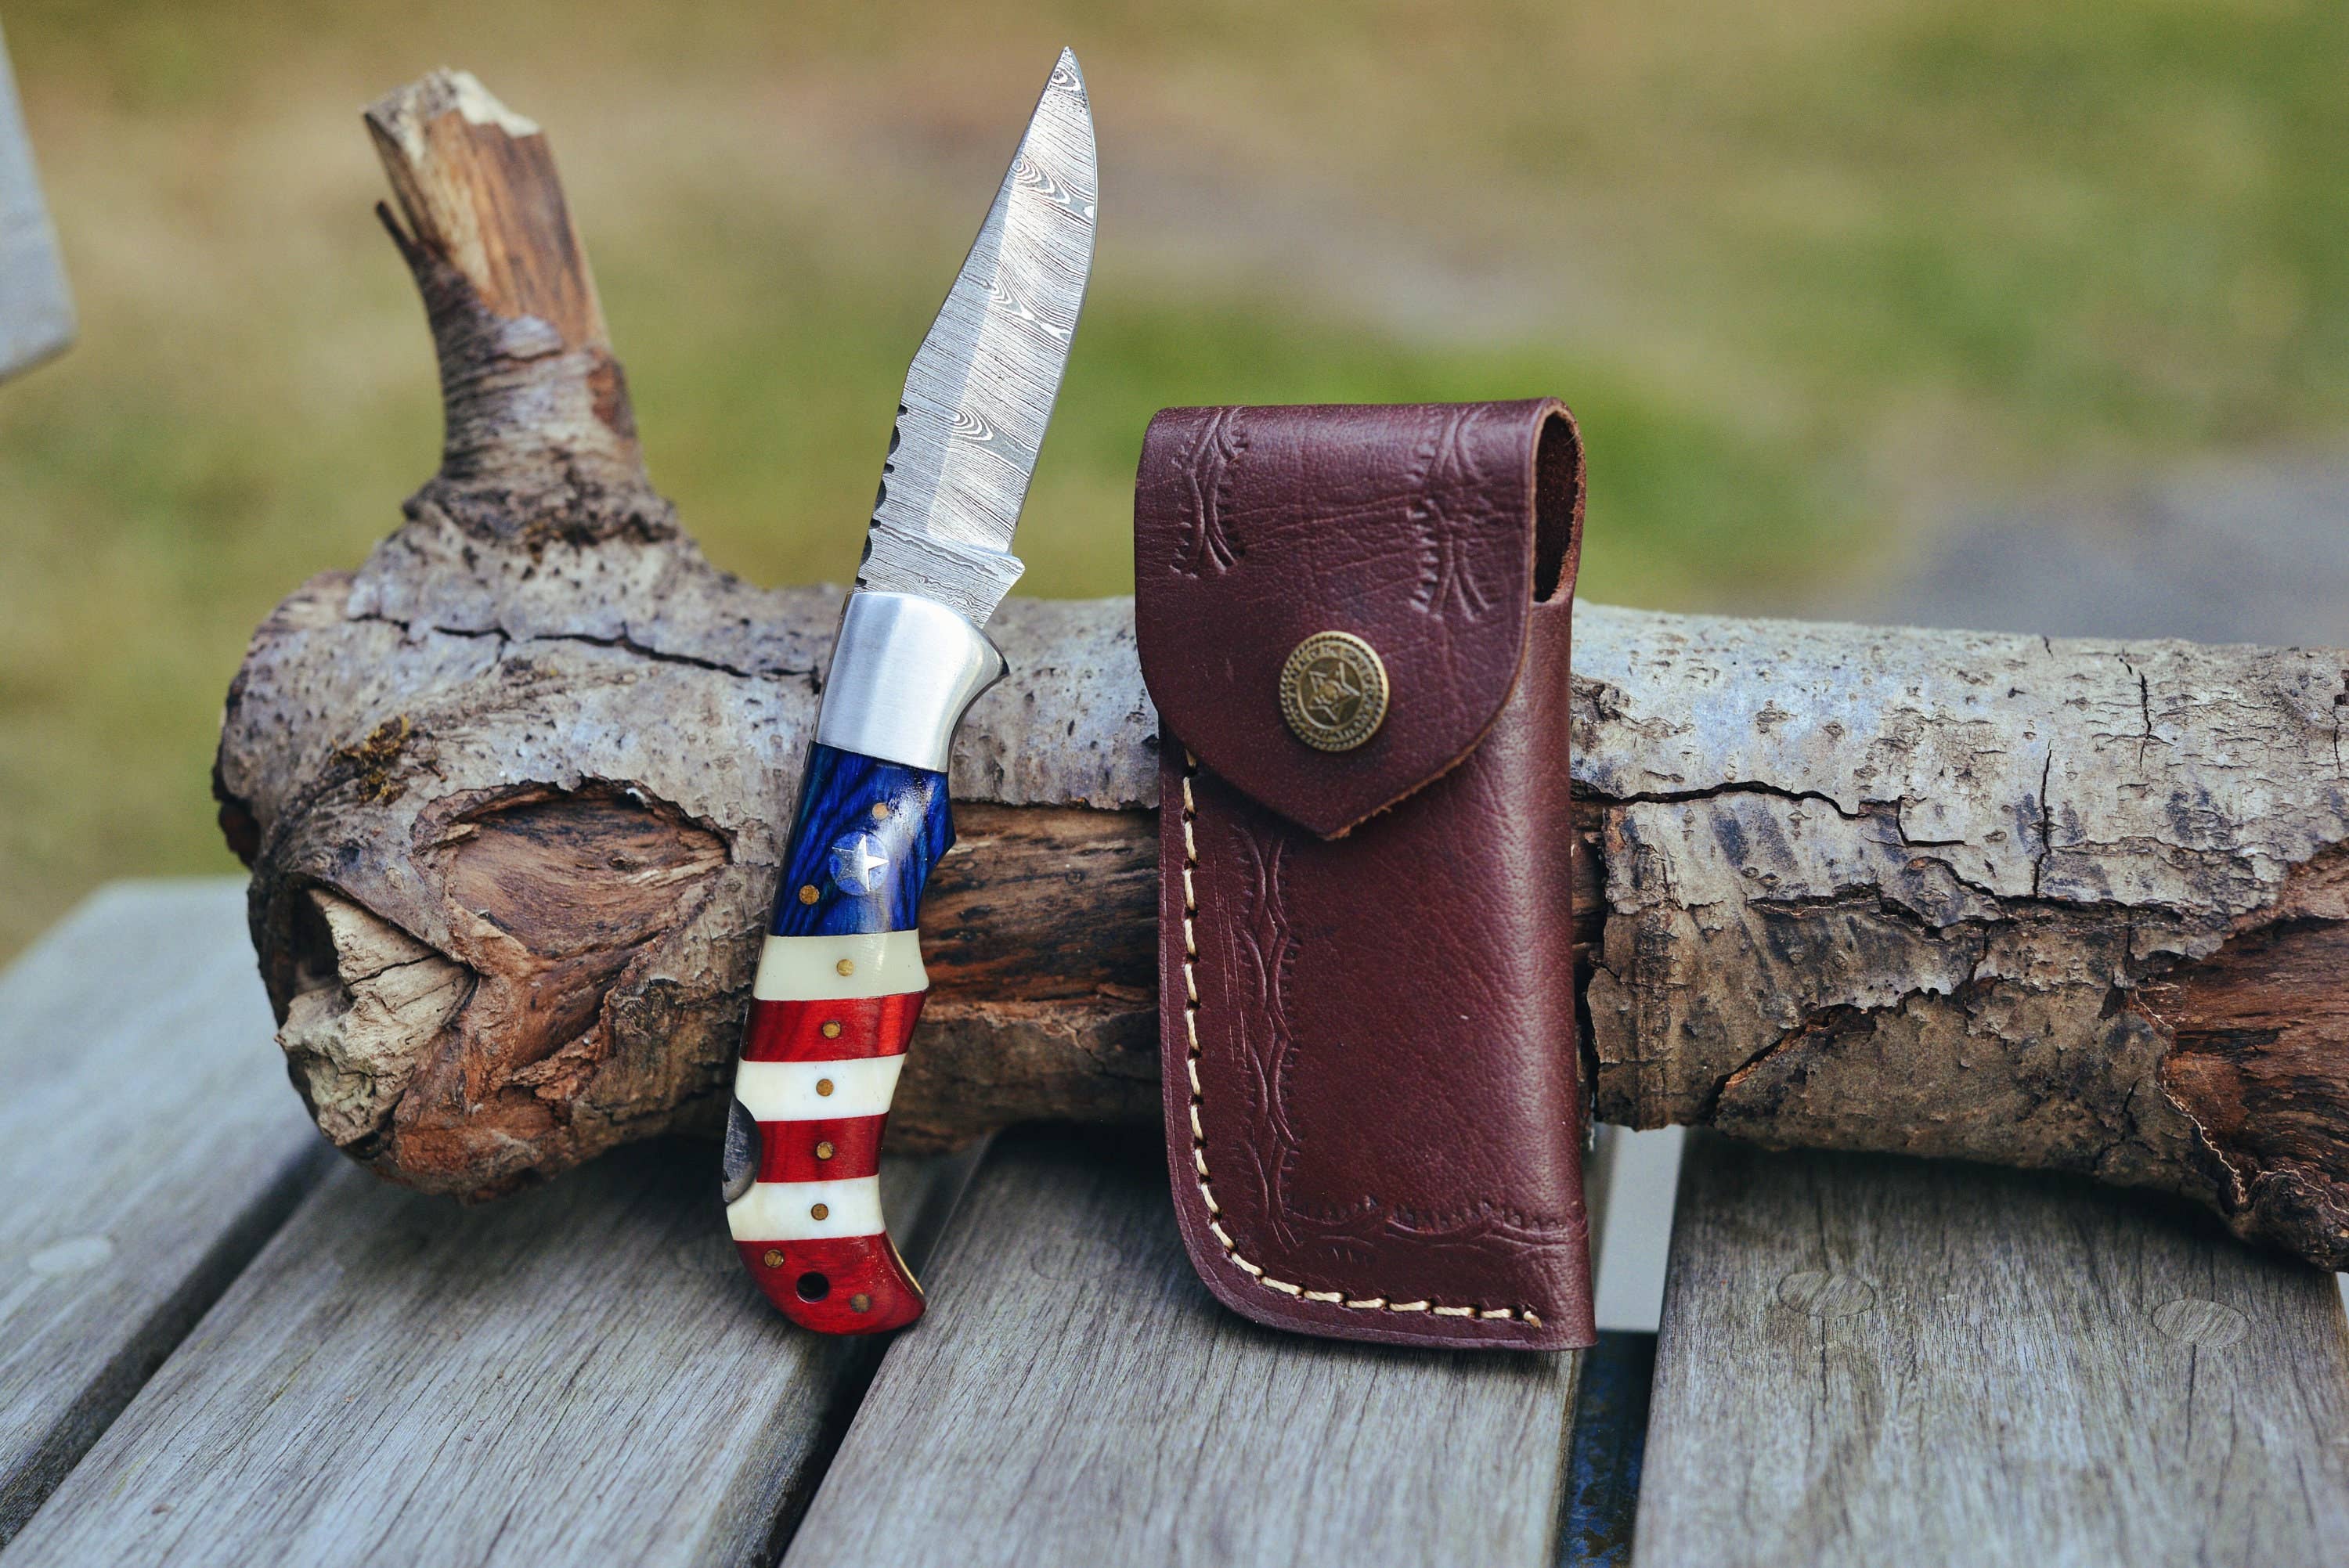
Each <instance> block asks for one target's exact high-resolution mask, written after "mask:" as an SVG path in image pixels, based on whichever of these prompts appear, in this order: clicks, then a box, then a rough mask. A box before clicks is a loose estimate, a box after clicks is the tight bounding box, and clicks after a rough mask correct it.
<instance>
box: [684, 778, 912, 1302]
mask: <svg viewBox="0 0 2349 1568" xmlns="http://www.w3.org/2000/svg"><path fill="white" fill-rule="evenodd" d="M953 842H954V824H953V822H952V820H951V819H950V817H949V815H948V810H947V780H946V775H945V774H943V773H937V772H932V771H930V770H928V769H920V768H909V767H905V766H904V765H902V764H899V763H895V762H885V761H880V760H878V759H876V758H871V757H865V756H862V755H860V754H858V753H856V752H853V751H845V750H839V749H835V748H833V747H829V746H825V745H823V744H822V743H820V742H819V743H818V744H816V745H814V746H812V748H810V750H809V753H808V762H807V776H806V779H805V781H804V782H803V783H802V786H801V789H800V803H799V811H798V814H797V816H796V818H795V819H794V820H793V821H792V836H791V844H790V847H789V849H787V850H786V851H784V856H783V878H782V882H781V886H780V887H779V889H778V890H777V892H776V895H775V918H774V921H773V923H772V926H771V931H772V934H771V935H770V936H769V937H768V938H767V941H766V945H765V948H764V951H763V952H762V954H761V957H760V961H759V975H758V981H757V983H756V985H754V986H753V987H752V990H751V996H752V1000H751V1003H750V1023H749V1026H748V1027H747V1028H746V1029H745V1031H744V1034H743V1039H742V1055H741V1059H740V1062H739V1063H738V1064H737V1066H736V1068H735V1077H734V1105H733V1110H732V1114H731V1119H730V1121H729V1123H728V1127H727V1135H726V1172H725V1181H726V1199H727V1204H726V1219H727V1224H728V1227H729V1229H730V1230H731V1231H732V1233H733V1235H734V1244H735V1247H736V1248H737V1249H738V1250H739V1251H740V1253H741V1254H742V1262H743V1264H744V1265H745V1266H746V1267H748V1268H749V1269H750V1277H751V1278H753V1279H755V1280H756V1281H758V1283H759V1288H760V1289H761V1291H763V1292H764V1293H765V1295H766V1297H767V1299H768V1300H769V1301H771V1302H773V1303H774V1304H775V1305H776V1306H777V1307H779V1308H781V1311H782V1313H783V1315H785V1316H786V1317H789V1318H790V1319H791V1320H792V1322H793V1323H796V1324H798V1325H800V1326H802V1327H803V1328H811V1329H813V1330H815V1331H816V1332H818V1333H821V1334H877V1333H880V1332H883V1331H885V1330H887V1329H892V1328H901V1327H903V1326H905V1325H906V1324H909V1323H911V1322H913V1321H914V1319H916V1318H917V1317H919V1316H920V1315H922V1287H921V1286H920V1284H917V1283H916V1281H915V1279H914V1276H913V1274H912V1273H911V1271H909V1270H908V1269H907V1268H906V1267H905V1259H904V1258H902V1257H900V1256H899V1255H898V1253H897V1248H896V1244H895V1243H894V1242H892V1241H891V1240H890V1239H889V1233H888V1231H887V1229H886V1228H885V1226H884V1224H883V1223H882V1219H881V1191H880V1177H879V1169H880V1165H879V1161H880V1151H881V1133H882V1130H883V1128H884V1127H885V1126H886V1125H887V1123H888V1119H889V1105H890V1101H891V1099H893V1098H894V1097H895V1092H896V1087H897V1071H898V1068H900V1067H901V1066H903V1065H904V1062H905V1043H906V1041H907V1039H908V1038H909V1037H911V1036H912V1034H913V1032H914V1020H915V1019H916V1017H917V1016H919V1015H920V1013H921V1010H922V998H923V995H924V994H925V993H926V990H927V988H928V985H929V981H928V979H927V977H926V975H924V973H923V970H922V950H921V940H920V937H919V935H918V934H916V931H915V929H914V916H915V912H916V910H917V909H918V908H919V907H920V904H921V899H922V889H923V886H924V884H926V882H928V881H929V875H930V868H931V867H932V866H934V865H936V863H937V861H938V858H939V857H940V856H941V855H943V854H945V853H946V851H947V846H948V845H950V844H952V843H953Z"/></svg>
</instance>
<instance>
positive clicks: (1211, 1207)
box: [1182, 747, 1543, 1329]
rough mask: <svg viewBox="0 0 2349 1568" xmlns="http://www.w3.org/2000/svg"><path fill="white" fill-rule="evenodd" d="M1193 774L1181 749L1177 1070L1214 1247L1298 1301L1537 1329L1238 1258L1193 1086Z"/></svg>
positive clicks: (1499, 1315)
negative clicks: (1212, 1181) (1297, 1279)
mask: <svg viewBox="0 0 2349 1568" xmlns="http://www.w3.org/2000/svg"><path fill="white" fill-rule="evenodd" d="M1198 770H1199V759H1198V758H1196V757H1195V756H1194V755H1192V753H1191V750H1190V748H1188V747H1185V748H1184V750H1183V807H1182V810H1183V1036H1184V1042H1185V1045H1184V1059H1183V1068H1184V1072H1185V1076H1186V1077H1187V1078H1188V1080H1189V1090H1190V1108H1189V1109H1190V1120H1191V1165H1192V1170H1193V1173H1194V1175H1195V1179H1196V1181H1198V1185H1199V1201H1200V1202H1202V1203H1204V1204H1205V1205H1206V1210H1207V1232H1208V1233H1209V1234H1210V1235H1212V1236H1214V1237H1215V1238H1216V1245H1218V1246H1220V1247H1222V1248H1223V1250H1224V1256H1225V1257H1226V1258H1227V1259H1228V1260H1230V1262H1231V1264H1232V1265H1233V1266H1234V1267H1235V1268H1237V1269H1238V1270H1240V1272H1241V1273H1243V1274H1247V1276H1248V1277H1249V1278H1250V1279H1251V1280H1253V1281H1255V1282H1256V1283H1257V1284H1259V1285H1262V1286H1263V1287H1264V1288H1265V1289H1267V1290H1270V1291H1276V1292H1278V1293H1280V1294H1281V1295H1287V1296H1289V1297H1292V1298H1294V1299H1296V1300H1299V1301H1311V1302H1319V1303H1322V1304H1324V1305H1330V1306H1340V1307H1344V1308H1347V1309H1349V1310H1351V1311H1356V1312H1391V1313H1396V1314H1415V1313H1427V1314H1429V1315H1431V1316H1433V1317H1444V1318H1461V1319H1468V1320H1472V1321H1477V1322H1509V1323H1522V1324H1525V1325H1526V1326H1527V1327H1530V1328H1534V1329H1539V1328H1541V1327H1542V1326H1543V1324H1542V1320H1541V1317H1540V1315H1538V1314H1537V1313H1536V1312H1535V1311H1534V1310H1533V1309H1532V1308H1531V1307H1526V1306H1494V1307H1483V1306H1447V1305H1437V1304H1435V1303H1434V1302H1433V1301H1391V1300H1389V1299H1388V1298H1387V1297H1385V1296H1383V1295H1371V1296H1355V1297H1350V1296H1348V1295H1346V1294H1345V1293H1344V1292H1343V1291H1335V1290H1308V1289H1306V1288H1305V1287H1304V1286H1303V1285H1300V1284H1293V1283H1291V1282H1290V1281H1288V1280H1284V1279H1275V1278H1273V1277H1272V1276H1271V1275H1269V1274H1266V1273H1265V1272H1264V1269H1263V1268H1262V1267H1261V1266H1260V1265H1258V1264H1254V1263H1251V1262H1250V1261H1249V1260H1248V1259H1247V1258H1246V1257H1243V1256H1242V1255H1241V1254H1240V1250H1239V1244H1238V1243H1236V1242H1235V1241H1233V1240H1232V1237H1231V1233H1230V1232H1228V1231H1226V1230H1225V1229H1224V1226H1223V1219H1222V1216H1223V1210H1222V1208H1221V1207H1220V1206H1218V1205H1217V1203H1216V1194H1215V1191H1214V1189H1213V1188H1212V1187H1211V1186H1210V1185H1209V1184H1208V1183H1209V1177H1208V1173H1207V1135H1206V1128H1205V1127H1204V1125H1203V1124H1202V1123H1201V1120H1200V1116H1199V1108H1200V1106H1201V1105H1202V1104H1203V1103H1205V1097H1204V1095H1203V1093H1202V1091H1201V1088H1200V1085H1199V984H1198V978H1197V975H1196V974H1195V967H1196V965H1197V964H1198V959H1199V943H1198V935H1197V932H1196V929H1195V919H1196V917H1197V915H1198V913H1199V899H1198V892H1197V890H1196V888H1195V885H1194V883H1193V881H1192V875H1191V873H1192V872H1193V871H1194V870H1195V869H1196V867H1197V866H1198V863H1199V845H1198V836H1197V834H1196V833H1195V831H1194V830H1193V827H1192V824H1193V823H1194V822H1195V820H1197V817H1198V808H1197V805H1196V803H1195V800H1194V799H1193V798H1192V793H1191V780H1192V779H1193V777H1194V776H1195V775H1196V774H1197V772H1198Z"/></svg>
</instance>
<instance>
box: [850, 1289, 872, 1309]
mask: <svg viewBox="0 0 2349 1568" xmlns="http://www.w3.org/2000/svg"><path fill="white" fill-rule="evenodd" d="M872 1307H873V1298H872V1297H871V1296H869V1295H865V1294H864V1292H863V1291H861V1290H860V1291H858V1292H857V1293H856V1294H855V1295H852V1296H850V1297H849V1298H848V1310H849V1311H851V1312H869V1311H871V1310H872Z"/></svg>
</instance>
